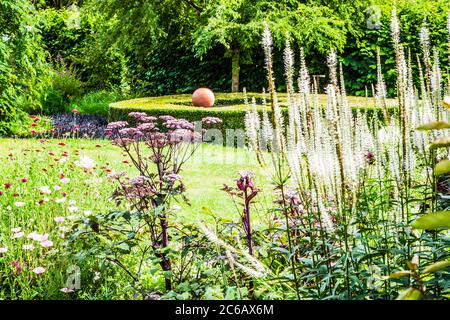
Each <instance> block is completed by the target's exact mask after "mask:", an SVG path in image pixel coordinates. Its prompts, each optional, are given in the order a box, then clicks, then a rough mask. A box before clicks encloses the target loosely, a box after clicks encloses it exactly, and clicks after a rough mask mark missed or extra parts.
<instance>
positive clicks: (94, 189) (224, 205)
mask: <svg viewBox="0 0 450 320" xmlns="http://www.w3.org/2000/svg"><path fill="white" fill-rule="evenodd" d="M63 153H65V154H66V155H67V157H64V156H62V154H63ZM81 156H87V157H90V158H91V159H93V160H94V161H95V164H96V166H95V167H94V168H93V169H91V170H87V171H86V170H84V169H82V168H80V167H78V166H77V165H76V161H77V160H79V158H80V157H81ZM61 159H67V161H65V162H60V160H61ZM126 160H127V157H126V155H124V154H123V153H122V152H121V150H120V149H119V148H118V147H115V146H112V145H111V144H110V142H109V141H106V140H77V139H67V140H47V141H45V142H41V141H39V140H33V139H0V161H1V162H0V191H1V192H2V194H1V195H0V248H4V247H7V248H8V252H6V253H0V280H2V281H3V283H4V285H3V287H8V288H13V289H8V291H7V292H5V291H3V290H6V289H3V287H2V288H0V298H2V297H8V298H12V299H14V298H19V299H33V298H39V297H41V298H42V297H45V298H47V299H51V298H64V297H67V295H64V294H63V293H61V292H60V289H61V288H63V287H65V283H66V278H67V268H68V266H70V265H72V264H75V265H78V263H77V262H76V261H75V259H76V257H74V256H73V255H71V254H69V252H70V251H68V250H66V243H65V237H66V236H67V235H68V233H67V232H68V230H64V229H61V228H68V227H69V226H70V224H71V220H72V219H77V218H79V217H80V216H83V215H85V216H86V215H89V214H92V215H98V214H102V213H107V212H110V211H112V210H115V209H116V206H115V204H114V203H113V202H112V201H109V197H110V195H111V193H112V191H113V190H114V188H115V185H113V184H111V182H110V181H108V180H107V175H108V174H109V172H108V171H110V170H111V171H126V172H128V173H129V174H130V176H133V175H135V174H136V172H135V169H134V168H133V167H132V166H131V164H128V163H124V161H126ZM243 169H246V170H252V171H254V172H255V173H256V181H257V183H258V185H259V186H260V187H261V188H262V189H263V190H264V189H265V190H267V191H268V189H271V186H270V184H269V183H268V180H267V179H265V178H264V176H263V175H262V173H261V170H260V169H259V168H258V165H257V163H256V160H255V159H254V157H253V155H252V154H251V153H247V152H246V151H245V150H244V149H235V148H228V149H227V148H224V147H222V146H214V145H203V146H201V147H200V148H199V149H198V150H197V153H196V155H195V156H194V157H193V158H192V159H191V160H190V161H189V162H188V163H187V164H186V166H185V170H184V171H182V172H181V175H182V176H183V178H184V181H185V183H186V186H187V193H186V195H187V197H188V198H189V200H190V202H191V206H188V205H186V204H182V203H180V204H179V205H180V207H181V208H180V209H178V210H176V211H175V212H176V213H175V216H174V217H172V219H171V222H170V223H172V224H177V222H178V221H179V222H183V223H196V222H197V221H204V222H206V223H209V222H211V220H212V217H211V216H210V215H209V214H207V213H205V212H206V211H207V210H203V208H209V209H210V210H211V211H212V212H213V213H214V215H215V216H216V217H220V218H222V219H225V220H229V221H234V222H237V223H239V222H240V216H239V212H238V211H237V210H236V208H235V206H234V205H233V204H232V201H231V199H230V198H229V196H228V195H227V194H226V193H225V192H223V191H221V188H222V187H223V184H228V185H234V183H235V181H234V180H235V179H236V178H237V177H238V171H239V170H243ZM63 176H64V178H68V179H70V181H64V180H61V178H62V177H63ZM23 178H25V179H26V182H22V179H23ZM64 182H66V183H64ZM6 184H10V185H11V186H10V187H9V188H6V186H5V185H6ZM44 186H47V187H49V188H50V191H51V192H50V193H48V194H47V193H45V192H42V191H40V190H39V188H41V187H44ZM64 194H65V195H66V197H64ZM266 194H270V192H266ZM259 198H260V203H259V206H263V207H267V205H269V204H270V202H271V201H272V199H270V198H264V197H263V196H262V195H261V197H259ZM61 199H64V200H65V201H64V202H61ZM21 202H22V203H23V206H17V204H19V205H20V203H21ZM70 203H72V205H70ZM74 208H77V210H75V209H74ZM121 209H124V207H121ZM260 212H261V213H260V215H259V216H258V214H257V213H256V211H255V213H256V214H255V216H254V218H255V221H258V222H259V223H258V222H256V223H255V228H258V225H259V226H261V225H262V224H263V223H264V218H265V215H264V214H263V213H262V212H264V210H260ZM55 217H64V218H65V221H64V222H63V223H57V222H56V221H55ZM13 228H21V231H23V232H24V235H23V236H22V237H20V238H17V239H12V238H11V236H12V235H13V232H12V231H11V229H13ZM31 232H36V233H39V234H48V235H49V240H51V241H52V242H53V246H52V247H51V248H44V247H41V245H40V244H39V242H36V241H33V240H31V239H27V235H29V234H30V233H31ZM27 244H34V246H35V249H34V250H32V251H27V250H24V249H23V245H27ZM13 261H20V263H21V267H22V268H23V271H22V272H21V273H18V274H15V273H14V270H13V266H12V263H13ZM39 266H42V267H44V268H46V271H45V272H44V273H43V274H40V275H37V274H34V273H33V272H32V270H33V269H34V268H36V267H39ZM82 268H83V270H84V271H86V270H87V269H89V268H90V267H89V266H86V265H83V266H82ZM91 273H92V271H90V272H89V273H88V274H91ZM11 275H13V276H11ZM5 279H6V280H5ZM2 281H0V283H1V282H2ZM5 284H8V285H7V286H5ZM121 286H122V284H120V283H118V282H117V278H116V277H114V276H110V277H109V278H108V276H107V273H106V274H105V273H104V272H103V273H102V280H101V283H98V284H96V286H95V287H94V288H91V290H85V291H84V292H90V293H89V294H94V293H93V292H95V297H96V298H97V299H98V298H102V297H103V298H105V299H111V298H114V299H115V298H120V297H126V293H125V291H124V290H123V287H121ZM9 290H11V291H9ZM99 291H100V292H99ZM86 298H89V297H86ZM91 298H92V297H91Z"/></svg>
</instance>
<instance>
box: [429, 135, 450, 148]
mask: <svg viewBox="0 0 450 320" xmlns="http://www.w3.org/2000/svg"><path fill="white" fill-rule="evenodd" d="M447 147H450V137H442V138H437V139H436V140H434V141H433V143H432V144H431V146H430V148H431V149H433V148H447Z"/></svg>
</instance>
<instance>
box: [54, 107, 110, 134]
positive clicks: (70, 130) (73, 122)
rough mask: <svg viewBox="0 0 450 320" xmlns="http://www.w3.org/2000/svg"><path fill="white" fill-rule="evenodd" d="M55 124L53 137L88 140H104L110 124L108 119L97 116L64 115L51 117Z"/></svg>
mask: <svg viewBox="0 0 450 320" xmlns="http://www.w3.org/2000/svg"><path fill="white" fill-rule="evenodd" d="M50 119H51V120H52V123H53V130H54V131H53V132H51V133H52V135H53V136H57V137H58V136H62V135H75V136H79V137H88V138H104V137H105V129H106V125H107V124H108V123H107V121H106V118H104V117H102V116H96V115H79V114H74V113H62V114H56V115H52V116H51V117H50Z"/></svg>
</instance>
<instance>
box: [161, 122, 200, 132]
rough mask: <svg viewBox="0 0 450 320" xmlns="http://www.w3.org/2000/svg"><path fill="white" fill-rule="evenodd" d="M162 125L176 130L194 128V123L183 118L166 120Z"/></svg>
mask: <svg viewBox="0 0 450 320" xmlns="http://www.w3.org/2000/svg"><path fill="white" fill-rule="evenodd" d="M164 125H165V126H166V127H167V128H168V129H172V130H176V129H186V130H194V129H195V125H194V124H193V123H192V122H189V121H187V120H185V119H172V120H167V121H166V123H165V124H164Z"/></svg>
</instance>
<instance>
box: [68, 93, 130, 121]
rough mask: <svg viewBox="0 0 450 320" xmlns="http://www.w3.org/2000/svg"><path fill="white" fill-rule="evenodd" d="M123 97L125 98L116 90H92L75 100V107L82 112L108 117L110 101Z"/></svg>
mask: <svg viewBox="0 0 450 320" xmlns="http://www.w3.org/2000/svg"><path fill="white" fill-rule="evenodd" d="M121 98H123V95H122V94H120V93H116V92H109V91H96V92H90V93H87V94H86V95H84V96H82V97H81V98H79V99H77V100H75V101H74V107H75V108H76V109H77V110H78V111H79V112H80V113H81V114H95V115H101V116H104V117H107V116H108V111H109V105H110V103H113V102H116V101H118V100H120V99H121Z"/></svg>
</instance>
